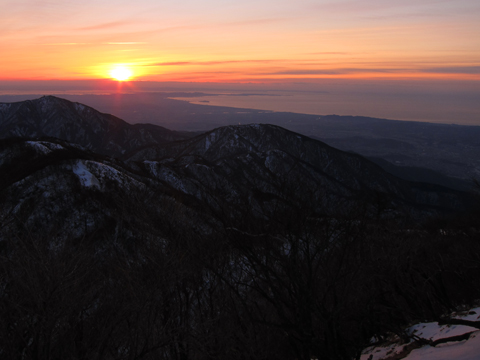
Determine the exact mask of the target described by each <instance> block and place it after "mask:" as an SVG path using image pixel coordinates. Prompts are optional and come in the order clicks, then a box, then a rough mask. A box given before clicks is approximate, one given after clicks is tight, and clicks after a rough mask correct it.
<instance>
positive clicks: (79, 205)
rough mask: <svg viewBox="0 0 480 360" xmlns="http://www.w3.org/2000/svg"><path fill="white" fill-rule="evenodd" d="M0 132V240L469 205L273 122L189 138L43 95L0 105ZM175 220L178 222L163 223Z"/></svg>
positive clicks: (388, 214) (407, 213)
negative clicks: (29, 230)
mask: <svg viewBox="0 0 480 360" xmlns="http://www.w3.org/2000/svg"><path fill="white" fill-rule="evenodd" d="M0 131H1V134H2V137H3V138H5V139H6V140H3V141H2V142H1V147H0V149H1V157H0V159H1V160H0V169H1V173H2V179H1V182H0V184H1V188H0V191H1V194H2V197H1V199H2V202H3V204H4V205H3V208H2V217H3V219H4V221H5V223H6V224H10V225H6V226H4V228H3V231H4V236H5V231H7V232H11V231H17V230H14V228H15V227H16V226H25V225H29V226H32V227H33V228H35V229H37V228H38V229H40V228H48V231H54V230H55V229H57V230H58V231H60V230H61V232H62V233H64V234H71V233H73V234H75V236H80V235H82V234H83V235H85V233H89V232H92V231H100V229H102V231H106V233H109V234H112V233H113V234H120V233H122V234H123V235H122V236H125V234H130V235H129V236H137V235H138V234H140V233H142V234H143V232H142V231H140V228H142V229H149V230H148V231H147V233H150V232H152V233H155V231H158V233H159V234H162V236H167V234H166V233H164V232H165V228H163V227H162V226H164V225H165V224H164V225H162V226H160V225H158V224H157V223H156V224H155V225H153V224H150V223H149V221H153V220H152V219H153V218H158V217H160V218H163V219H170V220H169V223H170V224H172V223H178V224H179V226H185V224H183V223H182V222H187V223H188V224H190V225H191V226H194V225H193V224H196V225H195V226H196V227H199V228H201V229H202V231H206V232H208V231H213V230H214V229H215V227H216V226H217V225H218V222H221V223H222V222H223V223H224V222H225V221H228V222H232V221H233V222H235V221H236V220H235V219H237V220H238V219H241V218H251V217H253V218H257V219H259V218H263V219H269V218H272V217H273V216H275V214H276V213H277V212H279V211H280V212H282V213H288V212H291V211H297V212H298V211H307V209H308V212H309V214H310V215H311V216H342V217H344V216H350V215H351V214H352V213H356V214H359V213H362V214H363V215H362V216H365V217H370V218H372V217H382V218H392V219H393V218H407V217H413V218H421V217H424V216H427V215H432V214H434V213H444V212H452V211H461V210H463V209H465V208H466V207H467V206H468V202H469V197H468V195H466V194H465V193H462V192H459V191H454V190H451V189H448V188H443V187H440V186H436V185H431V184H430V185H429V184H426V183H414V182H408V181H404V180H401V179H399V178H396V177H395V176H392V175H390V174H389V173H387V172H385V171H383V170H382V169H381V168H380V167H379V166H377V165H375V164H374V163H372V162H370V161H369V160H367V159H365V158H363V157H361V156H359V155H355V154H351V153H347V152H343V151H340V150H336V149H334V148H332V147H330V146H328V145H326V144H324V143H322V142H320V141H317V140H314V139H311V138H308V137H306V136H302V135H299V134H296V133H293V132H291V131H288V130H285V129H283V128H281V127H278V126H274V125H258V124H254V125H242V126H226V127H222V128H218V129H215V130H212V131H209V132H206V133H204V134H201V135H197V136H193V134H185V133H183V134H180V133H178V132H174V131H170V130H167V129H164V128H162V127H158V126H155V125H140V124H139V125H129V124H128V123H126V122H124V121H122V120H120V119H118V118H116V117H114V116H112V115H107V114H101V113H99V112H97V111H96V110H94V109H92V108H89V107H87V106H84V105H82V104H78V103H72V102H70V101H67V100H63V99H60V98H56V97H52V96H47V97H42V98H40V99H37V100H32V101H24V102H20V103H13V104H0ZM45 137H48V138H45ZM53 138H55V139H58V140H55V139H53ZM108 156H113V157H108ZM167 203H168V204H170V205H169V206H165V204H167ZM174 204H175V205H174ZM170 207H173V208H176V209H177V210H176V211H175V212H172V211H171V209H170ZM179 209H183V210H179ZM177 211H180V212H181V213H182V214H189V215H188V216H187V215H183V216H181V217H180V216H175V217H174V218H172V214H173V213H175V214H177ZM118 214H122V215H121V216H118ZM154 214H156V215H155V216H154ZM7 219H10V220H8V221H7ZM13 219H17V220H13ZM18 219H21V221H20V222H18ZM149 219H150V220H149ZM193 219H196V220H193ZM107 224H108V226H107ZM127 224H128V225H127ZM215 224H217V225H215ZM190 225H189V226H190ZM12 226H13V227H12ZM124 226H126V228H127V229H129V230H128V231H127V230H126V231H122V232H121V231H120V230H119V229H120V228H121V227H124ZM159 226H160V227H159ZM155 229H156V230H155ZM135 234H136V235H135ZM142 236H145V235H142Z"/></svg>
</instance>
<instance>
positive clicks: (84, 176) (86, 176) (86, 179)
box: [72, 160, 100, 189]
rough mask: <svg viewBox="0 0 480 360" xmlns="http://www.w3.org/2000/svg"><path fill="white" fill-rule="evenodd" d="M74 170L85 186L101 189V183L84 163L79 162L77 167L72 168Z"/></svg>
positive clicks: (76, 164)
mask: <svg viewBox="0 0 480 360" xmlns="http://www.w3.org/2000/svg"><path fill="white" fill-rule="evenodd" d="M72 170H73V172H74V173H75V174H76V175H77V176H78V178H79V179H80V182H81V183H82V185H83V186H85V187H96V188H98V189H99V188H100V182H99V181H98V179H97V178H96V177H95V175H93V174H92V173H91V172H90V171H89V170H88V168H87V166H86V165H85V164H84V163H83V162H82V161H80V160H78V161H77V162H76V163H75V165H73V166H72Z"/></svg>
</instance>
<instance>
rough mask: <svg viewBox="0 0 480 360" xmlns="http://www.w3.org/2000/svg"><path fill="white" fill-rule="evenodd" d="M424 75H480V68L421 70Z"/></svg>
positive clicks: (458, 67)
mask: <svg viewBox="0 0 480 360" xmlns="http://www.w3.org/2000/svg"><path fill="white" fill-rule="evenodd" d="M421 72H424V73H433V74H472V75H473V74H475V75H476V74H480V66H447V67H437V68H427V69H421Z"/></svg>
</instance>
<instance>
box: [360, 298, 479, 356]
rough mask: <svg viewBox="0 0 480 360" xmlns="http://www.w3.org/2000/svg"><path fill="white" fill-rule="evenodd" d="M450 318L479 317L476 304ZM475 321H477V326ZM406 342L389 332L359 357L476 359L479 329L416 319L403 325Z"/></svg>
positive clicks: (472, 319)
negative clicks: (416, 320) (414, 321)
mask: <svg viewBox="0 0 480 360" xmlns="http://www.w3.org/2000/svg"><path fill="white" fill-rule="evenodd" d="M449 318H450V319H462V320H467V321H472V322H478V321H479V320H480V308H479V307H477V308H473V309H470V310H468V311H464V312H460V313H454V314H451V315H450V316H449ZM478 325H479V324H478V323H477V326H478ZM405 333H406V335H408V336H409V337H410V340H409V341H408V342H404V341H402V340H401V339H400V338H399V337H398V336H395V335H392V336H391V337H390V338H389V340H388V341H386V342H384V343H382V344H379V345H375V346H371V347H369V348H367V349H365V350H364V351H363V352H362V356H361V360H393V359H397V360H398V359H405V360H453V359H455V360H477V359H480V329H479V328H476V327H472V326H468V325H439V323H437V322H428V323H418V324H415V325H413V326H411V327H409V328H408V329H405Z"/></svg>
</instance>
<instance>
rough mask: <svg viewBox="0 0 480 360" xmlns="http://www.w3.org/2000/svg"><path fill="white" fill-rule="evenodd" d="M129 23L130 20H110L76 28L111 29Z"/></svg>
mask: <svg viewBox="0 0 480 360" xmlns="http://www.w3.org/2000/svg"><path fill="white" fill-rule="evenodd" d="M130 24H132V22H130V21H112V22H108V23H103V24H98V25H92V26H85V27H81V28H78V30H82V31H89V30H103V29H111V28H116V27H120V26H125V25H130Z"/></svg>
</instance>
